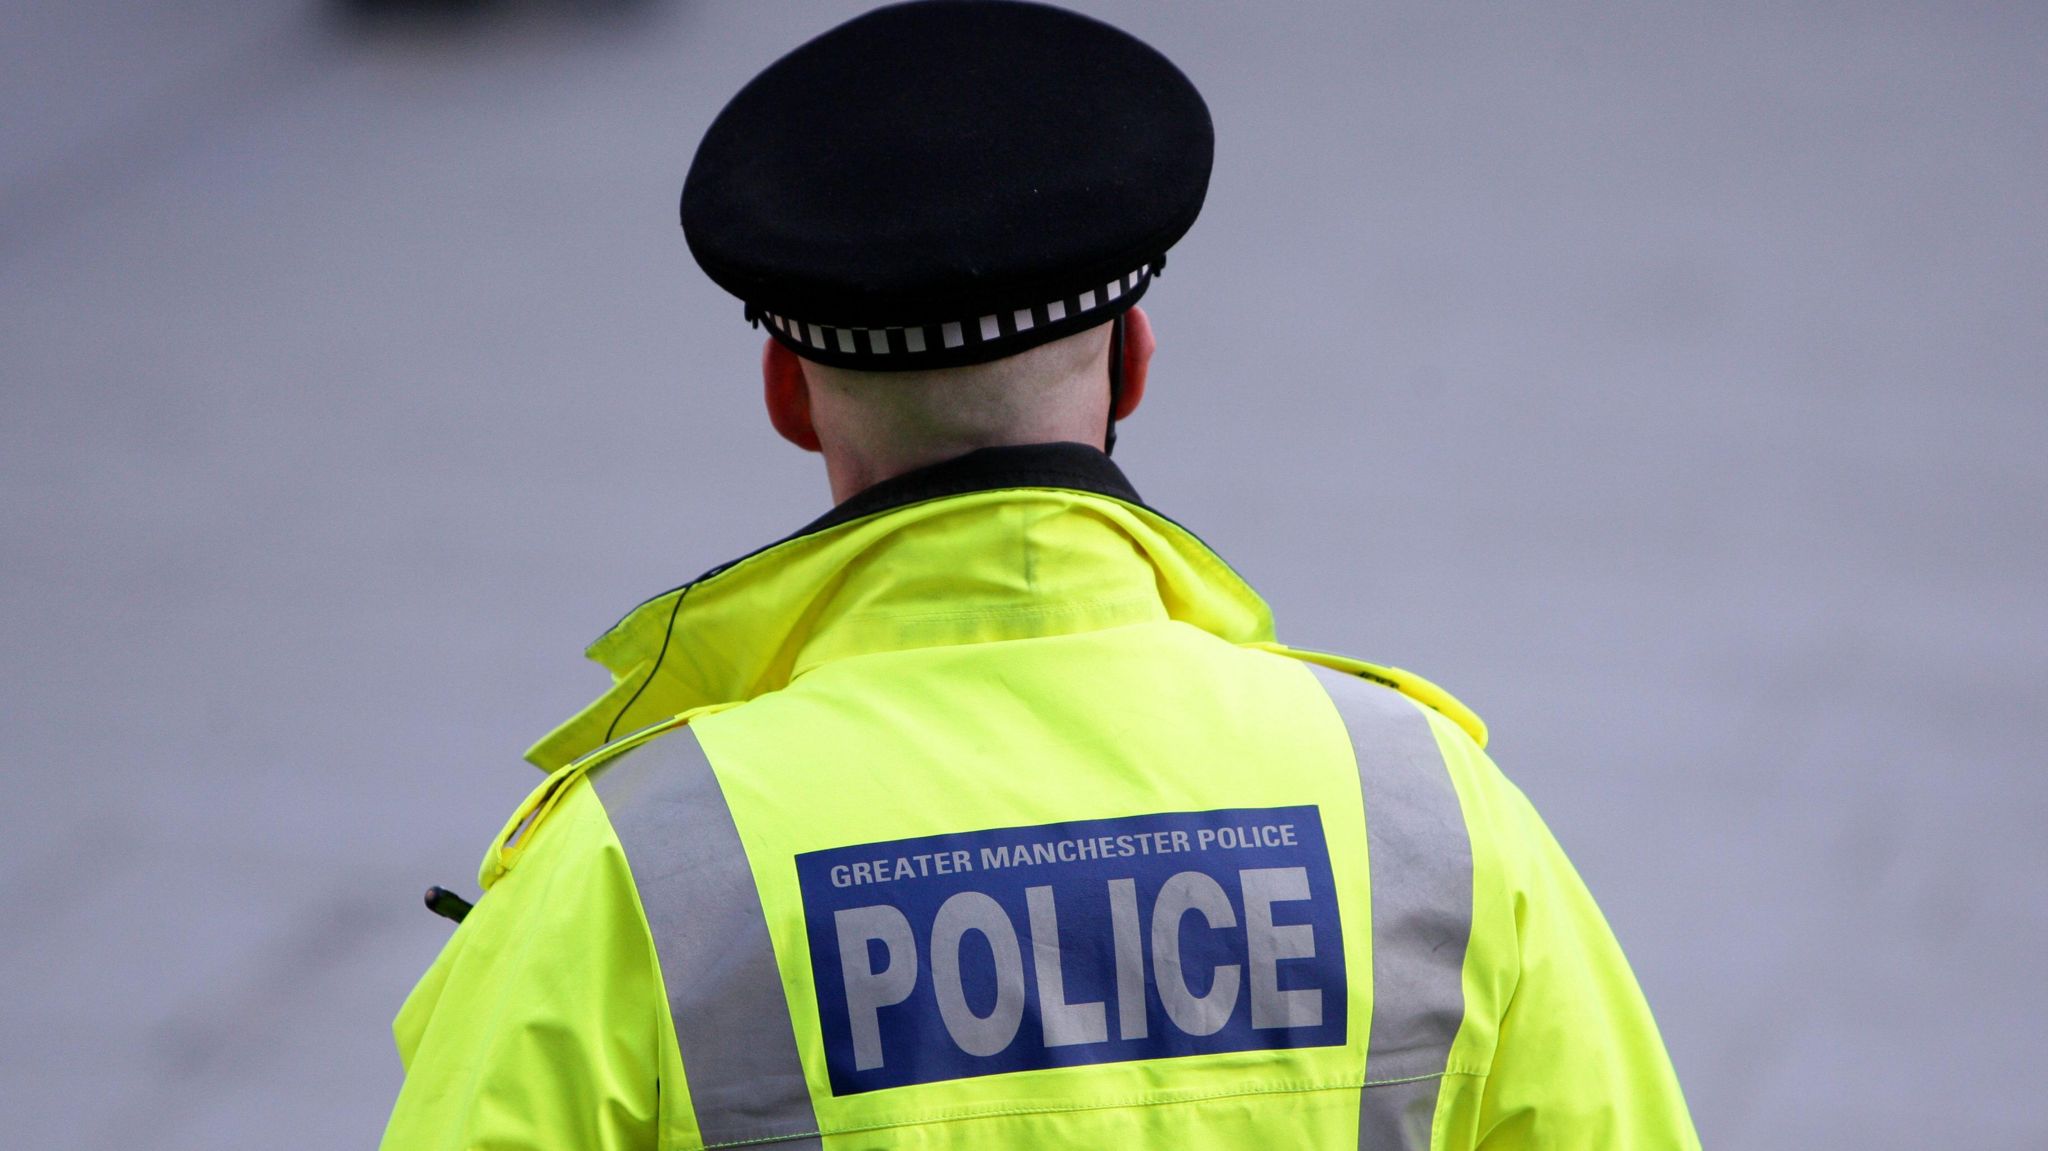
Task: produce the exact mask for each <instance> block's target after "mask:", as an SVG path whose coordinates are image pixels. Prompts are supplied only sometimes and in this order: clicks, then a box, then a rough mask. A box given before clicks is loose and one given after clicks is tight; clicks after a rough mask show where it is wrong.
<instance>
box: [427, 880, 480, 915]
mask: <svg viewBox="0 0 2048 1151" xmlns="http://www.w3.org/2000/svg"><path fill="white" fill-rule="evenodd" d="M475 906H476V905H475V904H474V903H471V902H470V901H469V900H467V899H464V898H462V897H461V896H460V895H457V894H455V893H454V892H452V891H450V890H448V889H447V888H445V887H429V888H427V910H428V911H431V912H433V913H434V914H435V915H438V916H440V917H441V918H443V919H452V920H454V921H455V922H457V923H461V922H462V917H463V916H465V915H468V914H469V909H470V908H472V907H475Z"/></svg>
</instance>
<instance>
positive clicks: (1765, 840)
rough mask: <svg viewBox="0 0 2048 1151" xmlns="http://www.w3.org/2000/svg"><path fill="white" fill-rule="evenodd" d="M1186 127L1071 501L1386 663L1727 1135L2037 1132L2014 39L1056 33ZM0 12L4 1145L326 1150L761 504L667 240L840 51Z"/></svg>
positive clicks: (2040, 84) (1968, 23)
mask: <svg viewBox="0 0 2048 1151" xmlns="http://www.w3.org/2000/svg"><path fill="white" fill-rule="evenodd" d="M1077 6H1078V7H1081V8H1083V9H1085V10H1088V11H1091V12H1096V13H1098V14H1100V15H1103V16H1105V17H1107V18H1109V19H1111V20H1113V21H1115V22H1117V23H1119V24H1121V25H1123V26H1125V27H1127V28H1129V29H1131V30H1133V31H1135V32H1137V33H1138V34H1140V35H1142V36H1144V37H1146V38H1147V39H1149V40H1151V41H1152V42H1153V43H1155V44H1156V45H1158V46H1159V47H1160V48H1162V49H1163V50H1164V51H1165V52H1166V53H1167V54H1168V55H1170V56H1172V57H1173V58H1174V59H1175V60H1177V61H1178V62H1180V64H1181V65H1182V66H1183V67H1184V68H1185V69H1186V70H1187V71H1188V73H1189V74H1190V75H1191V76H1192V77H1193V78H1194V80H1195V82H1196V83H1197V84H1198V85H1199V86H1200V87H1201V88H1202V89H1203V90H1204V92H1205V93H1206V94H1207V96H1208V99H1209V102H1210V104H1211V107H1212V109H1213V111H1214V114H1215V119H1216V125H1217V132H1218V136H1219V143H1218V147H1217V168H1216V175H1215V183H1214V187H1213V191H1212V193H1211V198H1210V202H1209V207H1208V210H1207V213H1206V214H1205V216H1204V218H1203V220H1202V222H1201V223H1200V224H1199V225H1198V226H1197V227H1196V229H1195V231H1194V232H1193V234H1192V235H1190V236H1189V237H1188V239H1187V240H1186V241H1185V243H1184V244H1183V245H1182V246H1181V247H1180V248H1179V249H1178V250H1176V252H1175V253H1174V256H1173V261H1172V268H1171V270H1170V273H1169V274H1168V275H1167V277H1166V278H1165V279H1164V280H1163V281H1162V282H1161V283H1160V284H1159V286H1158V287H1157V289H1156V290H1155V291H1154V292H1153V294H1152V296H1151V297H1150V298H1149V299H1148V300H1147V307H1148V309H1149V310H1150V311H1151V312H1152V315H1153V317H1154V321H1155V324H1156V326H1157V328H1158V330H1159V333H1160V339H1161V348H1160V352H1159V356H1158V360H1157V362H1156V364H1155V367H1154V372H1153V385H1152V392H1151V395H1150V397H1149V399H1148V401H1147V403H1146V406H1145V408H1144V410H1143V411H1142V412H1140V413H1139V414H1138V416H1137V417H1136V418H1135V419H1134V420H1133V421H1131V423H1130V424H1129V425H1127V427H1126V431H1125V436H1124V442H1123V446H1122V447H1121V449H1120V450H1119V453H1118V458H1119V460H1120V461H1121V462H1122V463H1123V464H1124V465H1125V467H1126V468H1127V470H1128V471H1129V472H1130V474H1131V475H1132V477H1133V478H1134V480H1135V481H1136V483H1137V485H1138V487H1139V489H1140V490H1141V491H1143V492H1144V493H1145V494H1146V496H1147V497H1148V499H1149V500H1150V501H1151V502H1152V503H1154V504H1155V505H1157V506H1158V507H1160V508H1162V509H1164V510H1166V511H1167V512H1169V513H1170V514H1172V515H1173V516H1175V517H1176V518H1179V519H1181V520H1182V521H1183V522H1185V523H1187V524H1189V525H1190V526H1192V527H1194V528H1195V529H1196V530H1197V531H1198V532H1200V533H1201V534H1202V535H1203V536H1204V537H1205V538H1206V539H1208V540H1209V542H1210V543H1211V544H1213V545H1214V546H1215V547H1216V548H1217V549H1218V550H1219V551H1220V552H1222V554H1223V555H1224V556H1225V557H1226V558H1229V559H1231V560H1232V561H1234V562H1235V563H1236V564H1237V565H1238V566H1239V567H1240V569H1241V570H1242V571H1244V572H1245V574H1246V575H1248V576H1249V577H1250V578H1251V579H1252V581H1253V582H1254V583H1255V584H1257V585H1258V586H1259V587H1261V588H1262V589H1263V590H1264V592H1265V593H1266V595H1267V596H1268V598H1269V599H1270V600H1271V601H1272V603H1273V605H1274V608H1275V610H1276V612H1277V614H1278V617H1279V619H1280V623H1281V634H1282V637H1283V638H1285V639H1289V640H1291V641H1293V642H1296V643H1301V644H1306V645H1311V646H1316V645H1320V646H1325V647H1330V648H1334V649H1338V650H1342V651H1346V652H1350V653H1353V654H1357V655H1361V656H1363V657H1366V658H1369V659H1374V660H1378V661H1381V662H1388V663H1395V664H1399V665H1401V666H1405V667H1409V668H1413V669H1415V670H1417V671H1420V672H1422V673H1424V674H1426V675H1428V676H1430V677H1432V678H1434V679H1436V680H1438V681H1439V682H1441V683H1443V684H1444V685H1446V686H1447V687H1449V688H1450V689H1451V690H1453V691H1454V692H1456V693H1457V694H1459V695H1460V696H1461V697H1462V698H1464V699H1465V700H1466V701H1467V702H1469V703H1470V704H1471V705H1472V706H1473V707H1474V708H1475V709H1477V710H1478V711H1479V712H1480V713H1481V714H1483V715H1484V716H1485V717H1486V718H1487V719H1488V720H1489V721H1490V722H1491V724H1492V727H1493V731H1494V733H1495V738H1494V743H1493V750H1494V752H1495V754H1496V756H1497V758H1498V759H1499V760H1500V762H1501V763H1502V764H1503V766H1504V767H1505V769H1506V770H1507V771H1508V773H1509V774H1510V775H1511V776H1512V777H1514V778H1515V779H1516V780H1517V781H1519V782H1520V783H1521V784H1522V785H1523V787H1524V788H1525V789H1526V790H1527V791H1529V792H1530V793H1531V794H1532V795H1533V796H1534V797H1535V799H1536V801H1537V803H1538V805H1539V806H1540V807H1541V808H1542V809H1543V810H1544V812H1545V813H1546V814H1547V816H1548V817H1549V819H1550V821H1551V823H1552V824H1553V826H1554V827H1555V829H1556V831H1557V833H1558V835H1559V837H1560V838H1561V839H1562V840H1563V841H1564V843H1565V845H1566V847H1567V848H1568V849H1569V850H1570V851H1571V852H1572V853H1573V855H1574V857H1575V859H1576V860H1577V862H1578V864H1579V866H1580V868H1581V870H1582V871H1583V872H1584V874H1585V875H1586V877H1587V879H1588V881H1589V882H1590V883H1591V885H1592V887H1593V889H1594V891H1595V892H1596V894H1598V895H1599V896H1600V898H1601V900H1602V902H1603V904H1604V906H1605V908H1606V910H1607V913H1608V915H1609V917H1610V918H1611V920H1612V921H1613V924H1614V926H1615V929H1616V931H1617V932H1618V934H1619V935H1620V937H1621V939H1622V941H1623V943H1624V945H1625V946H1626V947H1627V948H1628V949H1629V951H1630V953H1631V955H1632V956H1633V959H1634V962H1635V964H1636V968H1637V972H1638V975H1639V976H1640V978H1641V981H1642V983H1643V985H1644V987H1645V988H1646V990H1647V992H1648V994H1649V997H1650V1000H1651V1002H1652V1004H1653V1006H1654V1007H1655V1008H1656V1010H1657V1012H1658V1015H1659V1018H1660V1020H1661V1023H1662V1026H1663V1028H1664V1034H1665V1038H1666V1040H1667V1042H1668V1043H1669V1045H1670V1048H1671V1051H1672V1055H1673V1057H1674V1059H1675V1060H1676V1062H1677V1066H1678V1069H1679V1072H1680V1075H1681V1077H1682V1078H1683V1080H1684V1082H1685V1085H1686V1088H1687V1092H1688V1095H1689V1098H1690V1100H1691V1103H1692V1106H1693V1109H1694V1112H1695V1115H1696V1118H1697V1120H1698V1123H1699V1126H1700V1128H1701V1130H1702V1132H1703V1134H1704V1135H1705V1136H1706V1138H1707V1140H1708V1142H1709V1144H1710V1145H1712V1146H1717V1147H1726V1148H1756V1149H1767V1148H1788V1149H1789V1148H1851V1147H1854V1148H1863V1147H1877V1146H1896V1147H1930V1146H1940V1147H1971V1148H2040V1147H2043V1146H2048V1100H2044V1096H2043V1093H2042V1092H2041V1090H2040V1088H2039V1086H2038V1080H2039V1078H2040V1076H2041V1074H2042V1072H2043V1070H2044V1068H2048V1042H2044V1039H2043V1029H2044V1027H2048V978H2044V967H2043V958H2042V957H2043V955H2044V952H2048V899H2044V896H2043V886H2044V881H2048V834H2044V832H2043V825H2044V817H2048V780H2044V779H2043V778H2042V775H2041V771H2040V748H2041V745H2042V737H2043V736H2044V735H2048V723H2044V720H2043V718H2042V707H2043V704H2044V702H2048V701H2044V699H2043V685H2044V683H2048V644H2044V640H2048V609H2044V606H2043V593H2044V588H2048V512H2044V508H2048V465H2044V462H2043V455H2042V452H2041V449H2040V446H2039V441H2040V440H2041V438H2042V435H2043V432H2044V429H2048V395H2044V388H2043V379H2042V374H2043V369H2042V365H2043V361H2044V353H2048V240H2044V221H2048V215H2044V209H2048V197H2044V189H2048V6H2043V5H2040V4H2036V3H2024V2H2019V3H1980V4H1964V3H1939V4H1937V3H1922V4H1912V5H1901V4H1891V3H1867V4H1834V3H1806V2H1799V3H1788V2H1785V0H1777V2H1769V3H1754V4H1705V3H1701V4H1685V5H1662V4H1660V5H1611V4H1593V3H1532V4H1522V3H1506V2H1489V3H1477V2H1457V3H1414V4H1401V5H1385V4H1361V3H1352V2H1341V0H1321V2H1314V3H1307V2H1304V3H1258V4H1253V3H1239V4H1222V3H1173V4H1166V3H1137V2H1124V3H1117V2H1109V0H1102V2H1096V0H1080V2H1079V3H1078V4H1077ZM402 7H403V6H402V5H393V4H378V3H373V2H369V0H365V2H363V3H359V4H354V5H337V4H321V3H313V2H299V3H291V2H280V3H271V4H257V3H247V2H235V0H186V2H183V3H178V4H146V3H141V2H139V0H68V2H64V3H59V2H57V0H40V2H38V0H4V2H0V21H4V24H0V108H4V118H0V387H4V398H5V407H4V418H0V549H4V550H0V572H4V581H0V624H4V633H0V634H4V644H5V646H4V649H0V650H4V652H5V671H6V678H5V686H4V690H0V705H4V714H0V718H4V722H5V733H6V745H5V746H6V761H7V768H6V774H5V777H4V779H5V799H4V801H0V986H4V988H5V990H4V992H0V1124H4V1127H0V1130H4V1132H5V1134H4V1135H0V1142H4V1143H6V1144H7V1145H8V1146H13V1147H34V1148H108V1149H113V1148H119V1149H123V1151H126V1149H128V1148H132V1147H136V1146H138V1145H141V1146H148V1147H150V1148H152V1151H176V1149H185V1148H195V1149H196V1148H209V1149H210V1148H224V1147H238V1146H269V1145H286V1144H288V1145H290V1146H294V1147H300V1148H308V1149H318V1148H358V1147H364V1146H368V1145H370V1144H372V1143H374V1141H375V1140H376V1139H377V1137H378V1135H379V1133H380V1131H381V1129H382V1123H383V1119H384V1114H385V1111H386V1109H387V1108H388V1107H389V1105H390V1102H391V1099H392V1097H393V1095H394V1093H395V1091H396V1089H397V1085H398V1080H399V1068H398V1062H397V1059H396V1057H395V1055H394V1054H393V1051H392V1047H391V1042H390V1038H389V1032H388V1021H389V1018H390V1016H391V1014H392V1013H393V1012H394V1011H395V1010H396V1008H397V1007H398V1004H399V1002H400V1000H401V999H402V998H403V996H404V995H405V993H406V991H407V990H408V988H409V987H410V985H411V982H412V980H413V979H414V978H415V977H416V976H417V975H418V974H419V973H420V972H421V971H422V970H424V968H425V967H426V965H427V964H428V962H429V961H430V960H431V959H432V957H433V955H434V952H435V950H436V949H437V948H438V946H439V945H440V943H441V941H442V940H443V939H444V938H445V937H446V936H447V934H448V925H447V924H446V923H445V922H443V921H441V920H438V919H436V918H434V917H432V916H430V915H428V914H427V913H426V912H425V911H424V910H422V909H421V908H420V906H419V893H420V890H421V888H422V887H423V886H424V885H425V884H427V883H429V882H440V883H447V884H450V885H453V886H456V887H458V888H460V889H462V890H464V891H466V892H473V891H474V887H475V880H474V875H475V866H476V862H477V859H478V857H479V855H480V854H481V852H482V849H483V848H484V846H485V844H486V841H487V840H488V838H489V837H490V835H491V833H492V832H494V831H495V830H496V829H497V827H498V825H499V823H500V821H501V820H502V819H503V817H504V816H505V815H506V814H507V813H508V812H509V811H510V809H511V807H512V806H513V805H514V804H515V803H516V802H517V800H518V799H519V798H520V797H521V795H523V794H524V792H525V791H526V790H527V789H528V788H529V787H530V786H531V785H532V784H533V783H534V782H536V780H537V778H538V777H537V774H536V773H535V772H534V771H533V770H532V769H531V768H530V767H527V766H525V765H523V764H522V763H521V762H520V761H519V759H518V755H519V752H520V751H521V749H523V748H524V747H525V746H526V744H527V742H528V741H529V740H531V739H532V738H533V737H536V736H538V735H539V734H541V733H542V732H544V731H545V730H547V728H548V727H550V726H551V725H552V724H553V723H554V722H555V721H556V720H557V719H559V718H561V717H563V716H564V715H566V714H568V713H569V712H570V711H571V710H573V709H574V708H576V707H578V706H580V705H581V704H582V703H583V702H585V701H586V700H587V699H588V698H590V697H591V696H592V695H594V694H595V693H596V692H597V691H598V690H599V689H600V688H601V687H602V686H603V683H604V681H605V677H604V675H603V673H602V672H601V671H600V670H598V669H597V668H596V667H594V666H592V665H587V664H584V663H582V662H581V660H580V655H579V653H580V650H581V647H582V645H583V644H584V643H585V642H587V641H588V640H589V639H591V638H592V637H593V636H595V635H596V634H597V632H599V631H600V630H601V629H602V628H604V627H605V626H606V625H608V624H609V623H611V622H612V620H613V619H615V618H616V617H617V616H618V614H619V613H620V612H621V611H623V610H624V609H625V608H627V607H629V606H631V605H632V604H634V603H636V602H638V601H639V600H640V599H641V598H643V597H645V596H647V595H649V594H651V593H653V592H656V591H659V590H662V589H664V588H667V587H669V586H671V585H673V584H674V583H676V582H678V581H679V580H681V579H682V578H685V577H687V576H689V575H692V574H695V573H696V572H698V571H699V570H701V569H703V568H705V567H707V566H709V565H710V564H712V563H714V562H717V561H719V560H722V559H726V558H729V557H731V556H734V555H737V554H739V553H741V552H744V551H747V550H749V549H750V548H752V547H754V546H755V545H757V544H759V543H761V542H764V541H766V540H768V539H771V538H773V537H776V536H779V535H781V534H782V533H784V532H785V531H787V530H789V529H791V528H793V527H795V526H796V525H798V524H800V523H802V522H803V521H805V520H807V519H809V518H810V517H811V516H813V515H814V514H816V513H818V512H820V511H822V510H823V508H824V507H825V505H826V502H827V500H826V492H825V485H824V477H823V472H822V469H821V467H820V466H819V465H818V464H817V462H816V461H815V460H814V459H813V458H811V457H806V456H803V455H801V454H800V453H797V452H795V451H794V450H793V449H789V448H787V447H786V446H784V445H783V444H782V443H781V442H780V441H779V440H777V439H775V437H774V436H773V434H772V433H771V432H770V431H769V430H768V427H767V424H766V422H765V420H764V419H763V418H762V416H761V414H760V411H759V406H758V399H757V389H758V382H757V376H756V374H755V373H756V368H755V363H756V356H757V350H758V344H759V338H760V337H759V334H758V333H755V332H752V331H749V330H748V329H747V327H746V326H745V325H744V324H743V323H742V322H741V320H740V306H739V304H738V303H737V302H736V301H734V300H732V299H730V298H728V297H726V296H725V295H723V294H722V293H720V292H719V291H718V290H717V289H715V288H714V287H712V286H711V285H710V283H709V282H708V281H706V280H704V279H703V278H702V277H701V276H700V274H699V273H698V272H697V271H696V269H695V267H694V265H692V263H691V262H690V259H689V256H688V253H687V252H686V250H685V248H684V245H683V242H682V237H681V234H680V231H679V229H678V228H677V227H676V222H675V197H676V192H677V190H678V188H679V187H680V184H681V179H682V174H683V172H684V169H685V168H686V166H687V164H688V162H689V158H690V155H691V152H692V150H693V148H694V146H695V144H696V141H697V139H698V137H699V136H700V134H701V133H702V131H703V129H704V127H705V125H706V124H707V122H708V121H709V119H710V117H711V116H712V115H713V114H714V113H715V112H716V111H717V110H718V108H719V107H720V105H721V104H722V103H723V101H724V100H725V99H726V97H727V96H729V95H730V94H731V93H732V92H733V91H734V90H736V89H737V88H738V86H739V85H741V84H742V83H744V82H745V81H746V80H747V79H748V78H749V77H750V76H751V75H752V74H753V73H754V72H755V71H757V70H758V69H759V68H761V67H762V66H763V65H765V64H766V63H768V62H769V61H770V60H771V59H772V58H774V57H775V56H776V55H778V54H780V53H781V52H782V51H784V50H786V49H788V48H790V47H792V46H794V45H795V44H796V43H797V42H799V41H800V40H801V39H803V38H805V37H808V36H809V35H811V34H813V33H816V32H818V31H821V30H823V29H824V28H826V27H828V26H830V25H831V24H833V23H836V22H837V21H838V20H840V19H842V18H844V17H846V16H848V15H851V14H852V13H854V12H855V11H858V10H859V9H861V8H862V7H864V5H862V4H858V3H803V4H769V3H762V2H759V0H753V2H745V3H742V2H713V0H700V2H697V3H687V4H667V3H657V2H652V0H649V2H644V3H629V2H625V0H611V2H601V0H583V2H581V3H573V2H557V3H552V4H549V3H540V2H537V0H536V2H530V3H503V4H487V3H481V2H472V3H470V4H468V5H462V6H458V7H456V8H454V9H451V10H450V11H449V12H447V13H445V14H444V15H443V16H441V17H439V18H435V19H427V20H420V19H413V18H408V17H406V16H405V15H404V14H403V12H402V11H399V9H401V8H402Z"/></svg>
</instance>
